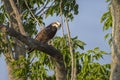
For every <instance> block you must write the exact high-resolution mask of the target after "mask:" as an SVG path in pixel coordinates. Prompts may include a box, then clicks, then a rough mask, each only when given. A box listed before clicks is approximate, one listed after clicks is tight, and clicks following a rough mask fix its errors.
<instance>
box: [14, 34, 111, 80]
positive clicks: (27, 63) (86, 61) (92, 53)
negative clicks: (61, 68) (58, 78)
mask: <svg viewBox="0 0 120 80" xmlns="http://www.w3.org/2000/svg"><path fill="white" fill-rule="evenodd" d="M66 39H67V36H65V37H55V38H54V39H53V40H52V41H51V42H50V44H51V45H53V46H55V48H56V49H58V50H60V51H61V53H63V58H64V63H65V67H66V68H67V80H70V75H71V57H70V56H71V55H70V51H69V44H68V42H67V40H66ZM71 41H72V43H73V49H74V50H73V53H74V55H75V56H76V67H77V79H79V80H96V79H97V80H109V75H110V64H104V65H102V64H100V63H98V62H97V61H98V60H100V59H102V58H103V55H105V54H106V53H105V52H104V51H101V50H100V49H99V48H98V47H97V48H95V49H93V50H88V51H87V52H84V53H80V50H81V49H84V45H85V43H84V42H82V41H80V40H78V39H77V37H74V38H72V39H71ZM21 62H22V63H21ZM16 64H17V65H18V64H19V65H23V66H22V68H19V69H18V68H17V69H16V70H15V71H14V72H15V74H16V75H17V76H19V77H23V78H24V79H25V80H26V79H30V80H39V79H40V80H55V74H54V73H53V75H49V74H47V73H48V71H49V70H53V71H54V65H53V64H55V63H54V60H53V59H52V58H51V57H50V56H48V55H46V54H43V53H42V52H39V51H34V52H32V53H31V54H30V56H29V57H28V58H26V59H25V58H24V57H23V58H20V59H19V60H18V61H15V63H14V65H16Z"/></svg>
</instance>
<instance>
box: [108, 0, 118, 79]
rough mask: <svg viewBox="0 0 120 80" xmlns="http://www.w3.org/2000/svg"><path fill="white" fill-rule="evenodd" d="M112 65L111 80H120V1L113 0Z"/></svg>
mask: <svg viewBox="0 0 120 80" xmlns="http://www.w3.org/2000/svg"><path fill="white" fill-rule="evenodd" d="M111 13H112V20H113V22H112V23H113V25H112V64H111V75H110V80H120V0H112V6H111Z"/></svg>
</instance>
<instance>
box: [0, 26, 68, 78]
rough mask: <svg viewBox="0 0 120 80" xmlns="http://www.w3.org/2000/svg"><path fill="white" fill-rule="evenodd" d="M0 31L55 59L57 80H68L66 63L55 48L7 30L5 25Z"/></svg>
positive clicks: (0, 27) (12, 30)
mask: <svg viewBox="0 0 120 80" xmlns="http://www.w3.org/2000/svg"><path fill="white" fill-rule="evenodd" d="M0 30H1V31H3V32H6V33H8V35H10V36H12V37H15V38H16V39H18V40H20V41H21V42H23V43H24V44H26V45H27V46H30V47H32V48H35V49H37V50H40V51H42V52H44V53H46V54H48V55H50V56H51V57H53V59H54V60H55V62H56V65H55V66H56V71H57V73H56V75H57V78H56V80H66V69H65V65H64V61H63V56H62V54H61V53H60V52H59V51H58V50H56V49H55V48H54V47H52V46H50V45H48V44H42V43H40V42H39V41H36V40H34V39H32V38H30V37H27V36H24V35H22V34H21V33H19V32H17V31H15V30H14V29H13V28H7V27H5V26H4V25H0Z"/></svg>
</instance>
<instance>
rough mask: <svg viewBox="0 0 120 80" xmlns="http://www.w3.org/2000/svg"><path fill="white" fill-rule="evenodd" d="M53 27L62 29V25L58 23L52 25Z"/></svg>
mask: <svg viewBox="0 0 120 80" xmlns="http://www.w3.org/2000/svg"><path fill="white" fill-rule="evenodd" d="M52 26H54V27H56V28H57V29H60V27H61V24H60V22H58V21H56V22H53V23H52Z"/></svg>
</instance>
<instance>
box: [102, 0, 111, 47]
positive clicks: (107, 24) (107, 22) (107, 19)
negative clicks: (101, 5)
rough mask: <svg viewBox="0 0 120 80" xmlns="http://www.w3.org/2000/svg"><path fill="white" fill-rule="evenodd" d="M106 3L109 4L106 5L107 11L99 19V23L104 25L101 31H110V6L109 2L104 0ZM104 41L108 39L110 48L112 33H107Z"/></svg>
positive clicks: (109, 0)
mask: <svg viewBox="0 0 120 80" xmlns="http://www.w3.org/2000/svg"><path fill="white" fill-rule="evenodd" d="M106 2H109V5H108V11H107V12H106V13H104V14H103V15H102V17H101V21H100V22H101V23H104V26H103V30H104V31H105V30H111V28H112V16H111V11H110V5H111V0H106ZM104 38H105V39H108V44H109V45H110V46H111V42H112V33H107V34H106V35H105V36H104Z"/></svg>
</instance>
